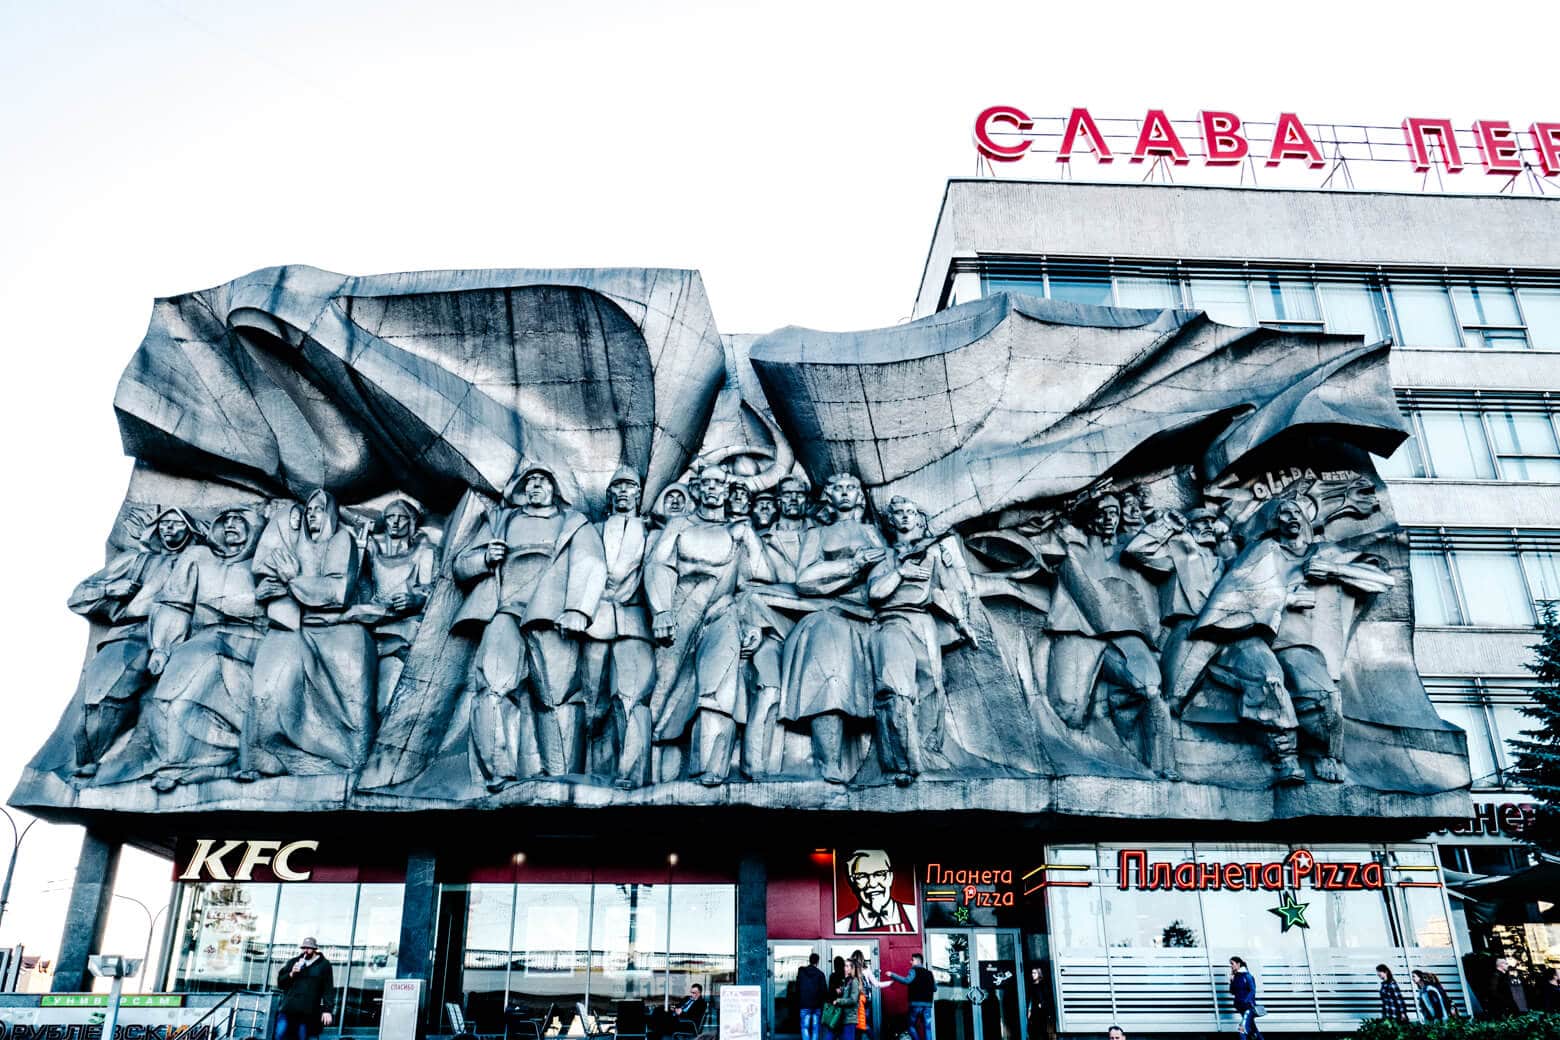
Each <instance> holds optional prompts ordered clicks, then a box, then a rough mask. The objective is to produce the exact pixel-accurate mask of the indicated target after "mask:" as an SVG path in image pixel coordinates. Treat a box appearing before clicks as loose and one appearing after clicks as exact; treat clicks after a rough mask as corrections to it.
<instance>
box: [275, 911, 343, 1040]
mask: <svg viewBox="0 0 1560 1040" xmlns="http://www.w3.org/2000/svg"><path fill="white" fill-rule="evenodd" d="M276 988H277V989H279V990H281V991H282V1002H281V1005H280V1006H279V1007H278V1008H277V1009H276V1030H275V1032H274V1034H273V1036H274V1038H275V1040H309V1038H310V1037H315V1036H319V1035H320V1030H321V1029H323V1028H324V1027H325V1026H328V1025H330V1024H331V1016H330V1007H331V997H332V995H333V993H334V991H335V988H336V981H335V977H334V975H333V974H332V972H331V970H330V961H328V960H326V959H325V957H324V955H323V954H321V953H320V944H319V943H318V942H316V941H315V939H314V937H313V936H309V937H308V938H306V939H304V940H303V942H301V943H299V944H298V955H297V956H296V957H294V958H293V959H292V960H290V961H288V962H287V963H286V964H284V965H282V970H281V972H280V973H279V974H278V975H277V976H276Z"/></svg>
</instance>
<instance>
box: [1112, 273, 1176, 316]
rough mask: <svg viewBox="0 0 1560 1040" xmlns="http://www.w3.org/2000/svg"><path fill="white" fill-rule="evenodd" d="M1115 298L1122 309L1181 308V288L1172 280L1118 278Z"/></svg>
mask: <svg viewBox="0 0 1560 1040" xmlns="http://www.w3.org/2000/svg"><path fill="white" fill-rule="evenodd" d="M1116 296H1117V298H1118V302H1119V303H1120V304H1121V306H1123V307H1153V308H1164V307H1179V306H1181V286H1180V283H1179V282H1177V281H1176V280H1175V279H1174V278H1139V277H1135V276H1134V277H1120V278H1117V279H1116Z"/></svg>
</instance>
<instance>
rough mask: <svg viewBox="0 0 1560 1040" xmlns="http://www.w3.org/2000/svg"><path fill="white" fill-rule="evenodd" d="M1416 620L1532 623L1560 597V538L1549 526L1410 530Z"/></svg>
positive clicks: (1435, 624)
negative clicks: (1507, 529)
mask: <svg viewBox="0 0 1560 1040" xmlns="http://www.w3.org/2000/svg"><path fill="white" fill-rule="evenodd" d="M1410 540H1411V543H1412V545H1413V548H1412V550H1411V552H1410V554H1409V566H1410V570H1411V573H1412V575H1413V585H1414V621H1415V624H1416V625H1417V626H1419V627H1421V628H1426V627H1431V628H1433V627H1440V626H1456V625H1470V626H1475V627H1488V628H1531V627H1533V626H1534V625H1536V624H1537V623H1538V620H1539V616H1540V613H1541V611H1542V604H1544V603H1546V602H1552V601H1557V600H1560V541H1556V540H1554V539H1553V538H1552V536H1551V533H1550V532H1533V533H1531V534H1530V535H1526V536H1525V535H1523V534H1522V533H1521V532H1517V533H1512V532H1491V533H1483V532H1471V531H1459V532H1455V533H1447V534H1440V533H1437V532H1430V531H1411V532H1410Z"/></svg>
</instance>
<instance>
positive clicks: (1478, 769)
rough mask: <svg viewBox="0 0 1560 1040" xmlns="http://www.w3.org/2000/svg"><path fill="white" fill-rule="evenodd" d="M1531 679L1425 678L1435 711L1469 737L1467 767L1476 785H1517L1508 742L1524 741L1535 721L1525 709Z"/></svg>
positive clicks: (1477, 787) (1502, 786)
mask: <svg viewBox="0 0 1560 1040" xmlns="http://www.w3.org/2000/svg"><path fill="white" fill-rule="evenodd" d="M1530 682H1531V680H1525V679H1521V678H1515V677H1513V678H1495V679H1485V678H1435V679H1430V678H1427V679H1425V689H1426V691H1428V692H1429V694H1430V700H1431V702H1433V703H1434V704H1435V710H1436V712H1437V713H1438V714H1439V715H1440V716H1441V718H1443V719H1445V720H1446V721H1447V722H1450V723H1451V724H1452V725H1454V726H1457V727H1458V728H1459V729H1461V730H1462V731H1463V732H1464V733H1466V734H1467V735H1468V769H1469V772H1471V773H1472V774H1473V786H1474V788H1475V789H1479V788H1484V789H1486V790H1488V789H1492V788H1494V789H1503V788H1510V787H1511V786H1512V783H1511V780H1510V771H1511V769H1512V767H1513V766H1514V765H1515V764H1516V757H1515V754H1514V753H1513V752H1512V749H1511V746H1510V744H1509V743H1508V741H1511V740H1520V739H1522V733H1523V731H1524V730H1527V729H1531V728H1532V727H1533V721H1532V720H1531V719H1529V718H1528V717H1527V716H1526V715H1524V714H1523V713H1522V709H1523V707H1524V706H1526V705H1528V704H1531V703H1532V702H1533V697H1532V694H1531V693H1529V692H1528V686H1529V683H1530Z"/></svg>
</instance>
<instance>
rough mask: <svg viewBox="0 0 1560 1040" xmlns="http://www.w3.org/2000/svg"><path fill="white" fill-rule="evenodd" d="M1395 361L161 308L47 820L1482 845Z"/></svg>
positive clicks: (955, 338) (947, 323)
mask: <svg viewBox="0 0 1560 1040" xmlns="http://www.w3.org/2000/svg"><path fill="white" fill-rule="evenodd" d="M1387 356H1388V350H1387V346H1386V345H1385V344H1365V343H1363V342H1361V341H1360V340H1358V339H1357V338H1350V337H1343V336H1329V335H1321V334H1313V333H1300V332H1288V331H1280V330H1274V329H1265V328H1258V329H1236V328H1229V327H1225V326H1220V325H1217V324H1214V323H1213V322H1211V321H1209V320H1208V319H1207V318H1206V317H1205V316H1203V315H1202V314H1199V313H1193V312H1182V311H1134V310H1116V309H1106V308H1086V307H1081V306H1075V305H1068V304H1055V303H1048V302H1046V301H1040V300H1034V299H1030V298H1025V297H1015V296H1009V295H1005V294H1004V295H997V296H994V297H990V298H987V299H984V300H981V301H978V302H976V303H973V304H967V305H964V306H960V307H955V308H952V309H950V310H948V311H945V312H942V313H940V314H938V315H936V316H934V317H932V318H929V319H926V320H923V321H918V322H914V323H911V324H908V325H902V326H897V327H895V328H892V329H882V330H876V331H869V332H861V333H821V332H813V331H809V330H805V329H797V328H788V329H784V330H781V331H779V332H776V333H773V334H771V335H769V336H762V337H751V336H732V337H726V338H724V339H723V338H722V337H721V336H719V334H718V333H716V331H715V328H714V323H713V320H712V319H711V317H710V313H709V309H708V305H707V303H706V302H705V299H704V295H703V290H702V287H701V284H700V281H699V278H698V276H697V274H695V273H692V272H680V271H637V270H606V271H470V272H436V273H423V274H404V275H387V276H378V277H372V278H344V277H341V276H338V275H331V274H327V273H325V272H322V271H317V270H314V269H310V268H280V269H274V270H268V271H262V272H257V273H256V274H253V275H250V276H247V277H245V278H241V279H238V280H237V281H234V282H232V283H229V284H228V285H225V286H221V287H218V288H216V289H211V290H207V291H205V292H200V293H194V294H191V295H188V296H182V297H175V298H173V299H169V300H163V301H159V302H158V304H157V307H156V310H155V313H154V316H153V322H152V327H151V329H150V330H149V332H148V334H147V337H146V339H145V341H144V342H143V343H142V345H141V348H140V349H139V350H138V351H137V353H136V355H135V357H134V358H133V359H132V362H131V364H130V367H129V369H128V371H127V372H126V374H125V376H124V379H123V381H122V382H121V386H120V390H119V394H118V397H117V399H116V408H117V410H118V413H119V417H120V425H121V430H122V433H123V439H124V444H125V448H126V450H127V452H128V453H130V454H131V455H132V456H134V458H135V459H136V463H137V464H136V468H135V472H134V475H133V477H132V480H131V485H130V488H129V491H128V492H127V495H126V501H125V505H124V508H123V510H122V511H121V514H120V516H119V518H118V519H117V520H116V522H115V524H114V528H113V532H112V534H111V536H110V553H109V559H108V561H107V564H106V566H105V567H104V569H103V570H102V571H100V572H99V573H97V574H95V575H93V576H91V577H89V578H87V579H86V580H84V581H83V582H82V583H81V585H80V586H79V587H78V588H77V590H76V592H75V593H74V595H72V597H71V598H70V606H71V609H73V610H75V611H77V612H78V613H80V614H82V615H83V616H85V617H86V618H87V619H88V620H89V621H90V622H92V625H93V629H92V636H91V640H92V641H91V652H90V653H89V656H88V660H87V663H86V666H85V668H84V670H83V672H82V676H81V680H80V683H79V685H78V688H77V691H76V695H75V697H74V698H73V700H72V701H71V703H70V705H69V707H68V708H67V709H66V711H65V714H64V716H63V718H62V720H61V723H60V726H59V729H58V730H57V732H56V734H55V735H54V737H53V738H51V739H50V741H49V742H48V743H47V744H46V745H45V746H44V748H43V749H42V750H41V751H40V752H39V754H38V756H37V757H36V758H35V759H34V761H33V762H32V763H31V765H30V766H29V768H28V769H27V771H26V773H25V774H24V777H23V779H22V782H21V785H20V787H19V788H18V790H17V792H16V794H15V795H14V796H13V800H14V801H15V802H16V803H17V804H20V805H24V806H29V807H35V808H45V809H46V808H49V807H60V808H63V807H79V808H104V809H110V808H112V809H128V810H133V811H144V812H173V811H189V810H192V809H201V808H212V809H240V810H256V811H264V810H283V809H285V810H297V809H355V810H364V811H396V810H420V809H430V808H441V807H444V808H462V807H498V806H507V805H583V806H591V805H597V806H608V805H647V806H648V805H660V804H728V803H739V804H750V805H755V806H769V807H776V808H798V807H801V808H805V807H816V808H823V809H834V810H840V809H850V808H864V809H879V810H885V811H911V810H929V811H935V810H954V809H960V808H964V807H966V806H968V805H969V804H971V802H970V799H971V798H978V799H979V804H980V805H981V806H982V807H984V808H988V809H997V810H1008V811H1018V812H1028V813H1044V812H1056V813H1066V814H1097V815H1098V814H1104V815H1116V816H1141V817H1148V818H1201V819H1207V818H1214V817H1218V818H1222V819H1232V820H1265V819H1274V818H1283V817H1295V816H1305V815H1318V814H1330V815H1359V816H1393V815H1400V816H1425V815H1454V814H1456V813H1458V812H1460V811H1461V810H1462V803H1463V800H1464V799H1465V790H1466V787H1467V785H1468V770H1467V759H1466V749H1465V745H1464V741H1463V737H1462V734H1461V732H1460V731H1458V730H1456V729H1455V728H1453V727H1450V726H1448V725H1447V724H1445V723H1443V722H1442V721H1441V720H1440V719H1439V718H1438V717H1437V716H1436V714H1435V712H1434V710H1433V708H1432V707H1431V705H1430V703H1429V700H1428V698H1427V697H1426V695H1425V692H1424V689H1423V687H1422V686H1421V684H1420V681H1419V678H1418V676H1417V673H1416V670H1415V667H1414V662H1413V656H1412V643H1411V634H1412V618H1411V602H1412V601H1411V598H1410V594H1409V592H1410V590H1409V580H1408V568H1407V552H1406V543H1405V540H1404V537H1403V535H1402V532H1401V531H1400V530H1399V529H1398V527H1397V525H1396V523H1395V521H1394V519H1393V517H1392V513H1391V507H1390V504H1389V503H1388V502H1387V501H1386V498H1385V495H1384V494H1383V493H1382V490H1383V489H1382V485H1381V482H1380V479H1379V478H1378V477H1377V475H1376V473H1375V470H1374V467H1373V465H1372V462H1371V454H1372V453H1375V454H1388V453H1390V452H1391V451H1392V450H1393V449H1394V448H1395V447H1396V446H1397V444H1398V443H1399V442H1400V441H1401V440H1402V438H1403V437H1404V431H1403V428H1402V425H1401V419H1400V417H1399V415H1398V413H1397V411H1396V409H1395V407H1394V405H1393V395H1392V392H1391V386H1390V383H1389V380H1388V374H1387Z"/></svg>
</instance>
